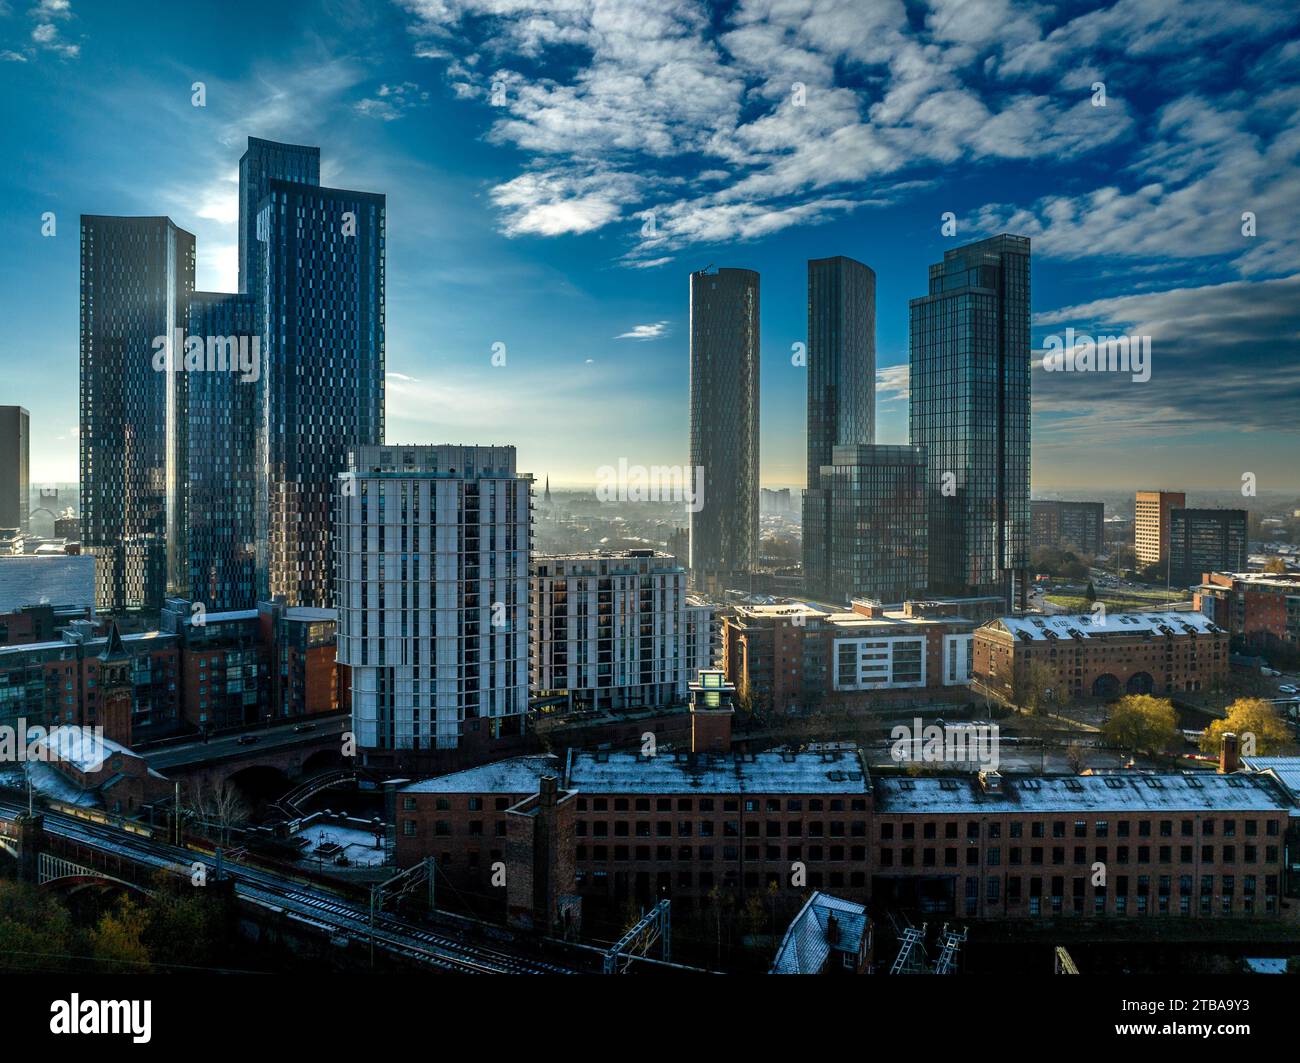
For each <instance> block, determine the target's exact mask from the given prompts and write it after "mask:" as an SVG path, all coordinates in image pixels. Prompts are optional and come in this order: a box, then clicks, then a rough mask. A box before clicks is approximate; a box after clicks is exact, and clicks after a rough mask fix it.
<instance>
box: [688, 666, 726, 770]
mask: <svg viewBox="0 0 1300 1063" xmlns="http://www.w3.org/2000/svg"><path fill="white" fill-rule="evenodd" d="M690 691H691V752H692V753H728V752H730V751H731V717H732V716H733V715H734V714H735V710H734V709H733V708H732V707H731V696H732V695H733V694H734V693H735V692H736V688H735V687H733V686H732V685H731V684H730V683H728V682H727V676H726V673H725V672H723V671H721V670H719V669H714V668H706V669H701V671H700V674H699V677H698V679H697V680H696V682H694V683H691V684H690Z"/></svg>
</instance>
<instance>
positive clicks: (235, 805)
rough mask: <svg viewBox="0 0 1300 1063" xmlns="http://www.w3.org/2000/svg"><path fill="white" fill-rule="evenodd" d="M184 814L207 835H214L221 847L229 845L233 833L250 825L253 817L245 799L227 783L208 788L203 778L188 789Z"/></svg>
mask: <svg viewBox="0 0 1300 1063" xmlns="http://www.w3.org/2000/svg"><path fill="white" fill-rule="evenodd" d="M183 810H184V812H186V813H188V814H189V815H190V816H192V817H193V818H194V819H195V820H196V821H197V822H198V823H199V824H200V825H201V826H202V827H203V828H204V832H205V833H215V837H216V840H217V841H218V842H219V843H220V844H222V845H226V844H229V841H230V832H231V830H232V829H233V828H235V827H239V826H242V825H243V824H244V823H247V822H248V817H249V814H250V810H249V807H248V803H247V802H246V801H245V800H244V798H243V795H242V794H240V792H239V790H238V789H237V788H236V787H235V786H234V785H232V784H231V783H230V781H229V780H227V779H223V780H222V781H221V782H220V783H219V784H218V785H216V786H212V785H210V784H205V783H204V781H203V779H202V778H200V779H199V780H198V781H197V782H194V783H192V784H191V785H190V786H188V787H187V788H186V791H185V801H184V804H183Z"/></svg>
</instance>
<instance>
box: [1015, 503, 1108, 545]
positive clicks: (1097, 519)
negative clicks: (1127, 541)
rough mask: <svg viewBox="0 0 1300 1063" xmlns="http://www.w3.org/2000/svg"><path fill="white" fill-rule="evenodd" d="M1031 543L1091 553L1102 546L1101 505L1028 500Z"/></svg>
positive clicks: (1103, 539) (1103, 524) (1103, 525)
mask: <svg viewBox="0 0 1300 1063" xmlns="http://www.w3.org/2000/svg"><path fill="white" fill-rule="evenodd" d="M1029 509H1030V528H1031V531H1032V533H1033V546H1034V548H1035V549H1037V548H1038V547H1040V546H1054V547H1057V548H1059V549H1066V548H1071V549H1074V550H1079V551H1081V552H1082V553H1084V554H1087V555H1088V556H1090V557H1092V556H1095V555H1097V554H1100V553H1103V552H1104V551H1105V549H1106V535H1105V523H1104V522H1105V506H1104V505H1103V504H1102V503H1101V502H1066V501H1058V500H1056V499H1038V498H1035V499H1033V500H1032V501H1031V502H1030V504H1029Z"/></svg>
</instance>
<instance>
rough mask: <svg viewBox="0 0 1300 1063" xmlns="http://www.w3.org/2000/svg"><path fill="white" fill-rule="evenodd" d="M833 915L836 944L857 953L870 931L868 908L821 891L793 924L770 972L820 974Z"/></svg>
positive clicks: (828, 951) (827, 945)
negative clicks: (836, 928)
mask: <svg viewBox="0 0 1300 1063" xmlns="http://www.w3.org/2000/svg"><path fill="white" fill-rule="evenodd" d="M831 916H834V917H835V921H836V923H837V924H838V931H837V933H836V940H835V945H834V947H835V948H836V949H839V950H840V951H842V952H849V953H852V954H853V955H854V956H856V955H857V954H858V950H859V948H860V947H861V944H862V938H863V936H864V935H865V934H866V932H867V910H866V908H865V907H863V906H862V905H861V904H854V903H853V902H852V901H845V900H841V899H840V898H839V897H832V896H831V895H830V894H829V893H822V892H820V891H818V892H816V893H814V894H813V895H812V896H811V897H809V898H808V903H807V904H805V905H804V906H803V908H802V909H800V911H799V914H798V915H796V916H795V917H794V919H793V921H792V922H791V923H790V926H789V928H788V929H787V930H786V932H785V937H784V938H782V940H781V947H780V948H779V949H777V951H776V957H775V958H774V959H773V960H772V968H771V970H770V971H768V974H820V973H821V970H822V967H824V966H825V964H826V959H827V957H828V956H829V955H830V953H831V948H832V945H831V943H830V941H828V940H827V933H826V928H827V925H828V923H829V920H830V917H831Z"/></svg>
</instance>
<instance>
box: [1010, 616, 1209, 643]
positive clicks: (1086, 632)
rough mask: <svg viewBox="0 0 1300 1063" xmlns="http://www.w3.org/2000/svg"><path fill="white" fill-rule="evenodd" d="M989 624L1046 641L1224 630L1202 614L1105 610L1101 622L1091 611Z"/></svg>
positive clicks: (1017, 634)
mask: <svg viewBox="0 0 1300 1063" xmlns="http://www.w3.org/2000/svg"><path fill="white" fill-rule="evenodd" d="M985 626H986V627H1001V628H1002V629H1003V630H1004V631H1007V632H1010V633H1011V634H1012V635H1015V636H1016V637H1018V638H1021V639H1031V640H1032V641H1034V642H1043V641H1045V640H1047V639H1049V638H1058V639H1071V638H1082V639H1088V638H1104V637H1106V636H1108V635H1151V636H1157V637H1158V636H1164V635H1213V634H1223V629H1222V628H1221V627H1219V626H1217V625H1216V624H1215V623H1214V621H1213V620H1211V619H1210V618H1209V617H1208V616H1206V615H1205V614H1203V613H1193V612H1186V613H1183V612H1174V611H1172V610H1169V611H1164V612H1154V613H1106V614H1105V619H1104V620H1102V621H1100V622H1099V620H1098V618H1097V617H1096V616H1094V615H1093V614H1092V613H1058V614H1057V615H1055V616H1003V617H999V618H998V619H996V620H990V621H989V623H988V624H987V625H985Z"/></svg>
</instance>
